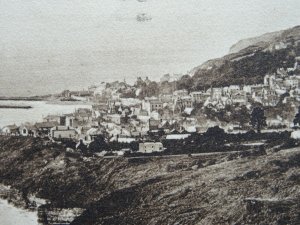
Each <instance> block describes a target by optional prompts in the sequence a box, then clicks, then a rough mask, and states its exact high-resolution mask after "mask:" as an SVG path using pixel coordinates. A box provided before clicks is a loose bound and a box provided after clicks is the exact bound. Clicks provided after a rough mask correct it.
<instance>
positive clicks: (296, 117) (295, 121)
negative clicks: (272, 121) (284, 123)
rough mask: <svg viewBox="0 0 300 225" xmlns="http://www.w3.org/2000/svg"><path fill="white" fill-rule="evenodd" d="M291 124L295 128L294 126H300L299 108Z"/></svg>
mask: <svg viewBox="0 0 300 225" xmlns="http://www.w3.org/2000/svg"><path fill="white" fill-rule="evenodd" d="M293 123H294V126H296V125H298V126H299V124H300V106H299V108H298V113H297V114H296V115H295V118H294V120H293Z"/></svg>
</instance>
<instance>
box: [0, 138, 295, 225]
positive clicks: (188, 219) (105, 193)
mask: <svg viewBox="0 0 300 225" xmlns="http://www.w3.org/2000/svg"><path fill="white" fill-rule="evenodd" d="M0 180H1V182H2V183H4V184H6V185H11V186H12V187H14V188H16V189H18V190H20V191H21V193H22V194H23V196H24V198H25V199H26V196H28V195H30V194H34V195H36V196H37V197H40V198H43V199H48V200H49V202H50V204H49V205H47V207H48V208H53V209H54V208H55V209H57V208H76V207H77V208H83V209H84V211H83V213H82V214H81V215H80V216H79V217H77V218H76V219H75V220H74V221H73V222H72V224H77V225H79V224H80V225H84V224H110V225H113V224H116V225H117V224H121V225H122V224H136V225H138V224H153V225H154V224H187V225H188V224H299V223H300V212H299V206H300V205H299V200H300V188H299V184H300V148H294V149H286V150H280V151H278V150H276V151H275V150H274V149H267V150H266V151H264V150H260V151H258V150H257V151H252V152H251V151H249V152H241V153H220V154H213V155H206V156H204V155H197V156H188V155H186V156H181V157H178V156H177V157H164V158H159V157H152V158H132V159H130V158H113V159H104V158H100V157H99V158H83V157H76V158H75V157H71V156H68V155H67V154H66V152H65V148H64V147H63V146H60V145H57V144H51V143H46V142H45V141H44V140H42V139H31V138H21V137H1V140H0Z"/></svg>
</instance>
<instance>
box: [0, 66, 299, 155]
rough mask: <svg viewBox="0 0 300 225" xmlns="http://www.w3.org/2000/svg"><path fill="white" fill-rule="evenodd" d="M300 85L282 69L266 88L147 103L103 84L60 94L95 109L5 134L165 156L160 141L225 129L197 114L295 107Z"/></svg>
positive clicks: (119, 85) (174, 95) (169, 96)
mask: <svg viewBox="0 0 300 225" xmlns="http://www.w3.org/2000/svg"><path fill="white" fill-rule="evenodd" d="M139 79H140V78H139ZM169 79H170V78H169V76H166V75H165V76H164V77H163V81H164V82H165V81H168V80H169ZM299 80H300V76H288V75H287V74H286V72H285V71H284V70H278V71H277V74H276V75H275V74H274V75H266V76H265V77H264V83H263V84H258V85H231V86H228V87H220V88H215V87H211V88H209V89H208V90H205V91H197V92H190V93H189V92H188V91H187V90H175V91H172V92H171V93H165V92H161V94H159V95H158V96H156V97H154V96H153V97H145V98H143V99H140V98H138V97H137V96H138V95H139V92H140V91H141V90H140V89H139V88H134V87H133V86H129V85H127V84H126V82H114V83H110V84H109V85H107V84H105V83H103V84H102V85H100V86H93V87H90V88H89V90H88V91H86V92H84V93H83V92H82V93H72V92H70V91H64V92H63V93H62V96H63V98H65V99H70V98H75V97H76V96H77V98H78V100H83V99H85V100H88V101H92V102H93V106H92V109H86V108H82V109H77V110H76V111H75V112H74V113H69V114H64V115H48V116H46V117H44V118H43V121H42V122H39V123H35V124H29V123H25V124H22V125H21V126H16V125H10V126H6V127H4V128H2V131H1V132H2V134H5V135H22V136H42V137H45V136H47V137H49V138H51V139H53V140H63V139H75V140H78V141H79V140H82V141H84V142H85V143H87V144H89V143H91V142H92V141H93V140H95V138H96V137H97V136H102V137H104V138H105V140H106V141H107V142H118V143H132V142H139V143H140V146H139V149H140V151H141V152H152V151H162V150H163V146H162V144H161V142H160V139H159V138H157V137H160V138H161V137H162V136H163V138H165V139H167V140H172V139H177V140H178V139H185V138H187V137H188V136H189V135H190V134H191V133H193V132H205V131H206V130H207V128H209V127H211V126H215V125H219V126H221V127H222V124H219V123H218V121H208V119H207V118H206V117H205V115H195V114H194V113H193V112H194V111H195V109H197V108H199V107H202V108H203V107H208V108H211V109H214V110H216V111H218V110H222V109H224V108H225V107H226V106H228V105H234V106H246V107H247V108H248V109H250V108H251V105H252V104H253V103H254V102H258V103H261V104H262V105H263V106H266V107H275V106H276V105H277V104H278V102H279V101H280V100H281V101H284V102H290V103H293V104H294V106H295V107H296V105H298V104H297V103H298V102H299V101H300V89H299ZM137 82H143V81H142V80H140V81H137ZM144 82H145V84H146V85H147V82H148V84H149V83H150V81H149V80H147V79H146V81H144ZM120 90H121V91H120ZM132 92H134V93H136V97H130V98H128V97H127V98H125V97H122V94H124V93H132ZM74 96H75V97H74ZM282 96H285V97H284V98H282ZM225 129H226V128H225ZM162 134H163V135H162Z"/></svg>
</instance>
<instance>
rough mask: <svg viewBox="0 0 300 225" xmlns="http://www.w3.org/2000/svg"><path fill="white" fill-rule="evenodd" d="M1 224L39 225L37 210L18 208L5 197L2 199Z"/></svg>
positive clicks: (0, 208) (0, 201)
mask: <svg viewBox="0 0 300 225" xmlns="http://www.w3.org/2000/svg"><path fill="white" fill-rule="evenodd" d="M0 224H1V225H22V224H23V225H39V224H38V216H37V212H31V211H27V210H24V209H20V208H16V207H14V206H13V205H11V204H9V203H8V202H7V200H3V199H0Z"/></svg>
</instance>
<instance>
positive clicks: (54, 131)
mask: <svg viewBox="0 0 300 225" xmlns="http://www.w3.org/2000/svg"><path fill="white" fill-rule="evenodd" d="M76 136H77V131H76V129H75V128H73V127H69V126H55V127H52V128H51V129H50V137H52V138H54V139H74V138H76Z"/></svg>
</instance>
